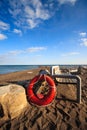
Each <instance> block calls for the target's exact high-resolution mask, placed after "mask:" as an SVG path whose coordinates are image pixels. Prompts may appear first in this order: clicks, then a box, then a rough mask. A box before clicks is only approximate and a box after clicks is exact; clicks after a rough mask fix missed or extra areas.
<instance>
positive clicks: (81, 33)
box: [79, 32, 87, 37]
mask: <svg viewBox="0 0 87 130" xmlns="http://www.w3.org/2000/svg"><path fill="white" fill-rule="evenodd" d="M79 35H80V36H82V37H85V36H86V35H87V33H86V32H80V33H79Z"/></svg>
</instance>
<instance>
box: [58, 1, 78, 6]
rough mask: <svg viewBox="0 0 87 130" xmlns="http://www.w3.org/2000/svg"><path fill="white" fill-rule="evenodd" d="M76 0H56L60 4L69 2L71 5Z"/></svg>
mask: <svg viewBox="0 0 87 130" xmlns="http://www.w3.org/2000/svg"><path fill="white" fill-rule="evenodd" d="M76 1H77V0H58V2H59V3H60V4H66V3H71V4H72V5H74V4H75V3H76Z"/></svg>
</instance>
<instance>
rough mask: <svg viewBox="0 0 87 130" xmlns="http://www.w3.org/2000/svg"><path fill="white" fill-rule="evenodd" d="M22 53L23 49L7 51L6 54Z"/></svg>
mask: <svg viewBox="0 0 87 130" xmlns="http://www.w3.org/2000/svg"><path fill="white" fill-rule="evenodd" d="M22 53H24V51H23V50H14V51H9V52H8V54H10V55H19V54H22Z"/></svg>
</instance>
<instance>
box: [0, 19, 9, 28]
mask: <svg viewBox="0 0 87 130" xmlns="http://www.w3.org/2000/svg"><path fill="white" fill-rule="evenodd" d="M8 29H9V24H7V23H5V22H3V21H0V30H8Z"/></svg>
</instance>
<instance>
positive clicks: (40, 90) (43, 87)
mask: <svg viewBox="0 0 87 130" xmlns="http://www.w3.org/2000/svg"><path fill="white" fill-rule="evenodd" d="M49 90H50V86H49V84H48V83H47V81H46V80H44V79H43V80H39V81H38V82H37V83H35V84H34V86H33V92H34V94H35V95H36V96H37V97H38V98H39V99H42V98H44V96H46V95H47V94H48V93H49Z"/></svg>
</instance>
